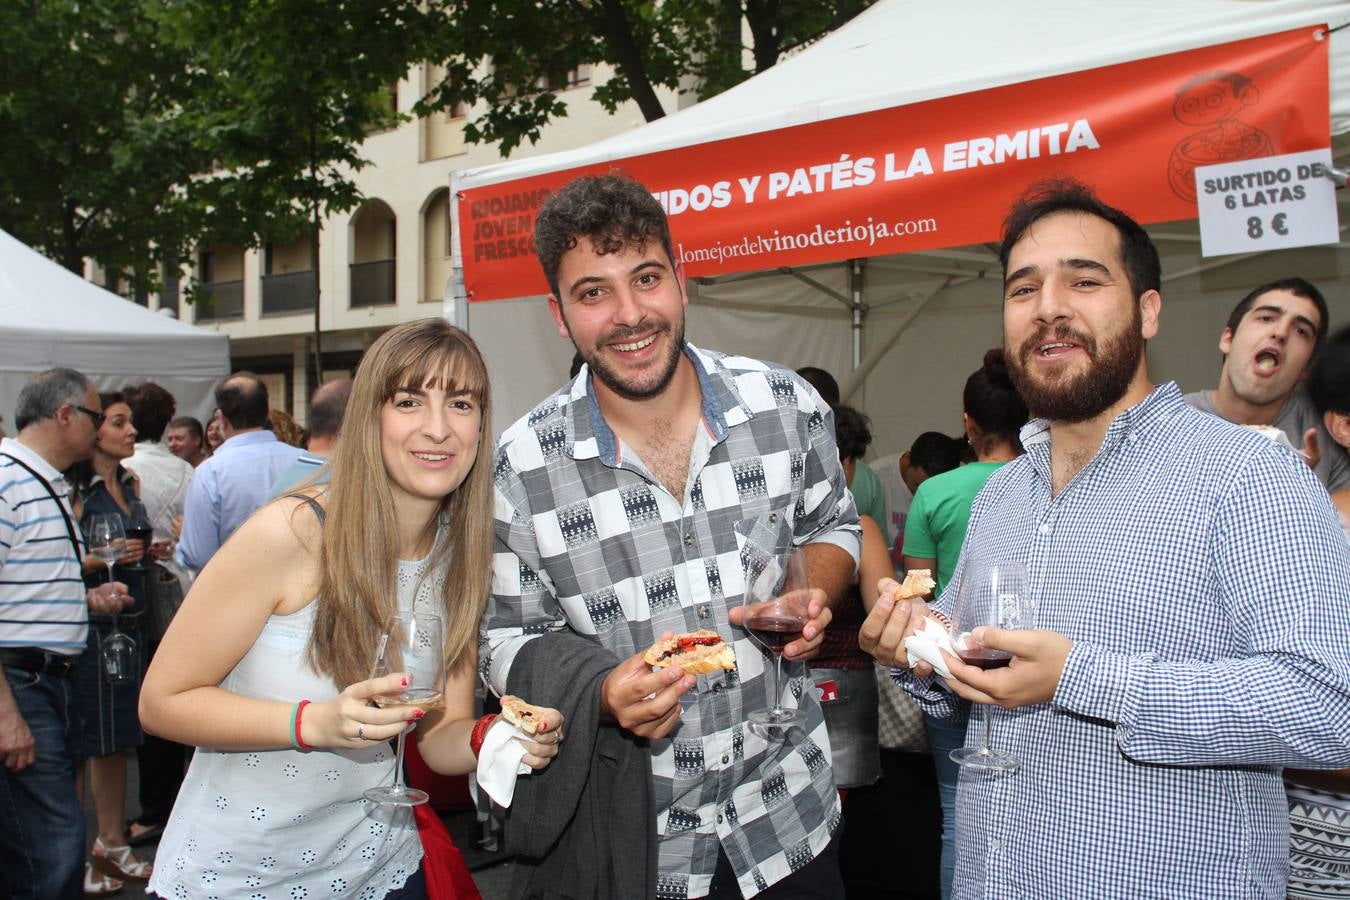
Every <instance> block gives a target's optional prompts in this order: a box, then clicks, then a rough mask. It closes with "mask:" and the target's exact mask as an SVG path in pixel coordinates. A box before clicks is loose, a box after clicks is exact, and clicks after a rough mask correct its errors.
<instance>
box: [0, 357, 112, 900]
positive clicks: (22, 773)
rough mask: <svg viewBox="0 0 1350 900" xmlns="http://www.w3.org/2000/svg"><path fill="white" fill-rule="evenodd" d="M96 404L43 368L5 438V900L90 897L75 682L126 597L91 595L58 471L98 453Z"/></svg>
mask: <svg viewBox="0 0 1350 900" xmlns="http://www.w3.org/2000/svg"><path fill="white" fill-rule="evenodd" d="M99 405H100V404H99V399H98V394H97V393H95V391H94V386H93V385H92V384H90V383H89V379H87V378H86V377H85V376H83V375H81V374H80V373H79V372H76V371H74V370H73V369H51V370H49V371H46V372H42V373H40V374H38V375H36V376H34V378H33V380H32V381H30V382H29V383H28V384H27V385H26V386H25V387H24V389H23V391H22V392H21V393H20V394H19V402H18V405H17V407H16V410H15V415H14V418H15V423H16V425H17V427H18V429H19V433H18V435H17V437H14V438H8V437H6V438H4V439H3V440H0V665H3V675H0V763H3V768H0V808H3V809H4V810H5V812H4V815H0V895H3V896H8V897H12V898H14V900H21V898H56V897H65V898H78V897H80V896H81V895H82V887H81V868H80V865H81V861H82V860H83V858H84V814H83V812H82V810H81V807H80V801H79V798H78V797H77V796H76V793H75V768H76V761H77V759H78V739H79V716H78V707H77V705H76V704H77V696H78V691H77V688H76V684H75V679H73V678H72V677H71V674H72V673H73V672H74V669H75V665H76V662H77V660H78V659H79V657H80V653H81V652H82V651H83V650H84V646H85V636H86V631H87V629H88V623H89V611H90V610H93V611H94V612H96V613H110V612H115V611H117V610H119V609H121V608H122V607H124V606H125V605H126V604H127V602H128V601H129V599H130V597H129V596H128V595H127V592H126V586H125V585H123V584H120V583H118V582H113V583H111V584H104V585H100V586H99V587H98V588H95V589H94V590H91V591H88V592H87V593H86V591H85V589H84V583H83V581H82V580H81V578H80V560H81V559H82V558H83V557H84V548H83V545H82V543H81V541H80V536H79V533H78V531H77V530H76V528H75V524H74V517H73V515H72V512H71V509H70V501H69V500H68V498H67V495H68V493H69V488H68V486H67V484H66V482H65V479H64V478H63V477H62V475H61V472H62V471H63V470H64V469H66V468H68V467H69V466H70V465H71V464H73V463H75V462H77V461H79V460H82V459H88V458H89V457H90V456H91V455H92V454H93V451H94V442H95V440H96V439H97V436H98V428H99V425H101V424H102V422H103V413H102V412H100V411H99V410H98V409H97V407H98V406H99Z"/></svg>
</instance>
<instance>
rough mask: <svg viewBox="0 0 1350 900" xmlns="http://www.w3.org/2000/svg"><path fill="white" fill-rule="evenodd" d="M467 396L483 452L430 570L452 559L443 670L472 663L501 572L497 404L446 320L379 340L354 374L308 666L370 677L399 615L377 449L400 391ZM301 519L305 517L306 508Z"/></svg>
mask: <svg viewBox="0 0 1350 900" xmlns="http://www.w3.org/2000/svg"><path fill="white" fill-rule="evenodd" d="M409 385H416V386H435V387H439V388H443V389H444V390H446V391H447V392H458V391H465V392H467V393H469V394H470V395H471V396H472V397H473V398H474V400H475V401H477V403H478V405H479V408H480V409H481V410H482V419H481V426H480V430H479V435H478V440H479V447H478V454H477V458H476V459H475V460H474V463H473V466H472V467H471V468H470V469H469V472H468V474H467V475H465V477H464V481H463V482H462V483H461V484H460V486H459V487H458V488H456V489H455V490H454V491H452V492H451V493H450V494H449V495H448V496H447V497H446V498H445V499H444V501H442V504H441V508H440V515H438V516H435V517H433V519H432V521H431V522H430V523H428V526H427V528H428V530H429V531H431V532H433V533H434V532H435V531H436V530H437V525H438V521H440V520H444V521H445V524H446V527H445V528H444V529H442V530H441V533H440V534H439V535H438V536H437V537H436V538H435V543H434V546H433V548H432V552H431V558H430V560H429V565H428V567H427V572H428V573H432V572H435V571H436V570H437V568H438V567H440V566H442V565H445V563H446V560H447V559H448V560H449V565H448V568H447V571H446V578H445V587H444V590H443V593H442V596H441V610H440V612H441V616H442V617H443V618H444V620H445V632H446V647H445V654H446V661H447V667H448V668H450V669H451V670H453V669H455V668H457V667H458V666H460V665H464V664H466V663H471V661H472V659H473V654H474V651H475V649H476V647H477V638H478V620H479V619H480V618H481V617H482V615H483V610H484V609H485V607H486V606H487V594H488V588H489V587H490V585H491V574H492V531H493V512H492V502H493V501H492V490H493V488H492V452H491V447H488V448H484V447H483V446H482V442H483V441H484V439H487V440H491V435H492V415H491V410H492V405H491V393H490V389H489V386H488V374H487V366H486V364H485V363H484V362H483V357H482V354H480V353H479V352H478V347H477V346H476V345H475V344H474V342H473V339H472V338H470V337H469V336H468V334H466V333H465V332H463V331H461V330H460V329H458V328H455V327H454V326H453V325H450V324H449V323H447V322H446V321H445V320H444V319H421V320H418V321H416V322H408V323H405V324H403V325H399V326H398V327H396V328H393V329H391V330H389V331H387V332H385V333H384V334H383V335H381V336H380V338H379V339H378V340H376V341H375V343H374V344H372V345H371V347H370V349H369V350H367V351H366V353H365V356H364V357H363V358H362V360H361V365H360V367H359V368H358V369H357V370H356V378H355V379H354V381H353V383H352V394H351V399H350V400H349V401H348V404H347V412H346V414H345V415H344V416H343V420H342V433H341V436H340V437H339V438H338V442H337V446H336V447H335V448H334V451H333V454H332V456H331V457H330V458H329V462H328V467H329V468H330V470H331V475H332V479H331V481H330V482H329V484H328V486H327V497H326V501H327V502H326V504H325V506H326V508H327V515H326V518H325V521H324V526H323V540H322V542H321V548H320V550H319V573H320V574H319V592H318V607H317V609H316V612H315V618H314V629H313V632H312V633H311V634H310V639H309V648H308V659H309V663H310V665H311V666H312V667H313V668H314V670H315V671H317V672H322V673H323V674H326V675H329V676H330V677H332V678H333V680H334V681H336V682H337V683H338V684H339V685H348V684H352V683H354V682H357V681H363V680H365V679H366V678H368V677H370V668H371V663H372V662H373V660H374V657H375V646H376V642H377V640H378V638H379V635H380V634H381V633H382V632H383V631H384V630H385V629H387V628H388V627H389V623H390V621H391V619H392V617H393V615H394V613H395V611H396V609H397V606H398V600H397V592H398V586H397V578H398V576H397V567H398V537H397V536H398V529H397V523H396V522H395V511H394V497H393V493H392V491H391V490H390V487H389V478H388V474H387V472H386V470H385V465H384V456H383V454H382V452H381V449H380V416H381V413H382V411H383V409H384V405H385V403H387V402H388V401H389V399H390V398H391V397H393V395H394V392H395V391H397V390H398V389H399V388H403V387H407V386H409ZM296 512H297V514H306V513H307V512H308V511H307V510H305V509H303V508H301V509H297V511H296Z"/></svg>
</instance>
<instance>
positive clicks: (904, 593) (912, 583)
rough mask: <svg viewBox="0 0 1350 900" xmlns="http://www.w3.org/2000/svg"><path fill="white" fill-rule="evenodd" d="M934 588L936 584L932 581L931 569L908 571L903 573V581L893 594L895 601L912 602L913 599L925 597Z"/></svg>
mask: <svg viewBox="0 0 1350 900" xmlns="http://www.w3.org/2000/svg"><path fill="white" fill-rule="evenodd" d="M935 587H937V582H936V581H934V580H933V572H932V570H931V569H910V570H908V571H907V572H905V580H904V581H903V582H901V584H900V590H898V591H896V592H895V599H897V600H912V599H914V598H915V597H926V596H928V594H929V592H931V591H932V590H933V588H935Z"/></svg>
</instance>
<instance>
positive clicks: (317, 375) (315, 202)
mask: <svg viewBox="0 0 1350 900" xmlns="http://www.w3.org/2000/svg"><path fill="white" fill-rule="evenodd" d="M317 128H318V126H317V125H316V124H315V123H314V121H313V120H311V121H310V123H309V185H310V188H309V189H310V195H309V216H310V227H311V229H312V230H311V234H310V265H312V266H313V267H314V384H313V385H312V386H311V385H306V386H305V387H306V390H305V396H306V397H308V396H309V395H310V394H311V393H313V389H314V388H317V387H318V386H319V385H321V384H323V326H322V325H320V320H319V308H320V306H321V305H322V304H320V302H319V301H320V300H321V299H322V298H323V290H322V284H321V282H320V280H319V172H318V160H317V158H316V157H318V155H319V136H318V133H317Z"/></svg>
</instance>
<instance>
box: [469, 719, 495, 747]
mask: <svg viewBox="0 0 1350 900" xmlns="http://www.w3.org/2000/svg"><path fill="white" fill-rule="evenodd" d="M495 721H497V714H496V713H491V714H489V715H486V716H483V717H482V718H481V719H479V720H478V721H477V722H475V723H474V724H473V731H471V732H470V733H469V750H470V751H471V752H472V753H473V755H474V757H475V758H476V757H477V756H478V754H479V753H480V752H481V751H482V749H483V741H484V740H486V739H487V733H488V729H489V728H491V727H492V723H493V722H495Z"/></svg>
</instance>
